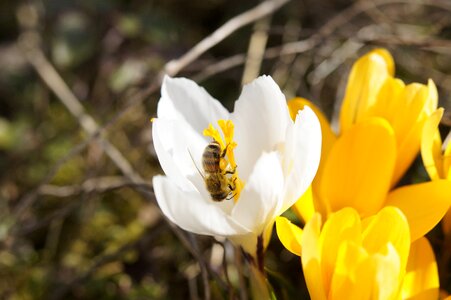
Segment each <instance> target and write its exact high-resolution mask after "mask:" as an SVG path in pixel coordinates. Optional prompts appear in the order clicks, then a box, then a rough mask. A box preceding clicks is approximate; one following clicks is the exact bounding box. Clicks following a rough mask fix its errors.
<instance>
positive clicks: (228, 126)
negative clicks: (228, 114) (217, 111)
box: [218, 120, 235, 145]
mask: <svg viewBox="0 0 451 300" xmlns="http://www.w3.org/2000/svg"><path fill="white" fill-rule="evenodd" d="M218 125H219V127H220V128H221V130H222V132H223V133H224V139H225V143H226V145H228V144H230V143H232V141H233V133H234V130H235V125H234V124H233V122H232V121H231V120H227V121H225V120H219V121H218Z"/></svg>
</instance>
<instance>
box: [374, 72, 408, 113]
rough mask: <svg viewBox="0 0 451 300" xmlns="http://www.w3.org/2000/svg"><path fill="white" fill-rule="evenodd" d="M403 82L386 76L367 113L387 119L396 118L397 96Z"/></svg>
mask: <svg viewBox="0 0 451 300" xmlns="http://www.w3.org/2000/svg"><path fill="white" fill-rule="evenodd" d="M404 88H405V84H404V82H403V81H402V80H401V79H398V78H393V77H388V78H387V79H386V80H385V82H384V84H383V85H382V87H381V89H380V91H379V93H378V94H377V100H376V102H375V103H374V106H373V107H371V109H370V110H369V113H368V115H369V116H372V117H384V118H385V119H387V120H388V121H390V120H393V119H395V118H396V114H397V113H399V112H398V111H397V108H398V106H399V102H400V101H399V100H398V99H399V97H400V95H401V94H402V92H403V91H404Z"/></svg>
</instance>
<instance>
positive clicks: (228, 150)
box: [203, 120, 244, 203]
mask: <svg viewBox="0 0 451 300" xmlns="http://www.w3.org/2000/svg"><path fill="white" fill-rule="evenodd" d="M218 125H219V128H221V130H222V133H223V136H224V138H223V137H222V136H221V134H220V133H219V131H218V130H217V129H216V128H215V127H213V125H212V124H211V123H210V124H209V126H208V128H205V129H204V132H203V134H204V135H205V136H209V137H211V138H212V139H213V140H214V141H215V142H217V143H218V144H219V147H220V149H221V151H220V153H221V158H220V161H219V171H218V173H219V174H215V175H219V176H220V177H221V178H222V179H223V180H225V181H226V183H227V187H228V189H229V190H230V191H229V192H230V193H232V195H233V201H234V202H235V203H236V202H237V201H238V198H239V197H240V194H241V191H242V190H243V188H244V182H243V181H242V180H241V179H240V178H239V176H238V170H237V164H236V161H235V154H234V152H233V151H234V149H235V147H236V146H237V143H236V142H235V141H234V140H233V134H234V129H235V126H234V124H233V122H232V121H231V120H218Z"/></svg>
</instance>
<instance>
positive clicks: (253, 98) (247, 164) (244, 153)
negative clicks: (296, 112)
mask: <svg viewBox="0 0 451 300" xmlns="http://www.w3.org/2000/svg"><path fill="white" fill-rule="evenodd" d="M231 119H232V120H233V122H234V123H235V141H236V142H237V144H238V146H237V148H236V154H235V155H236V160H237V164H238V168H239V172H240V176H242V177H243V178H244V179H247V177H248V176H249V175H250V172H251V171H252V168H253V166H254V164H255V162H256V161H257V159H258V158H259V157H260V155H261V154H262V153H263V152H271V151H274V150H276V147H278V145H279V144H280V143H282V142H283V141H284V140H285V133H286V127H287V125H288V124H289V123H291V120H290V115H289V112H288V108H287V103H286V100H285V96H284V95H283V94H282V92H281V91H280V88H279V87H278V86H277V84H276V83H275V82H274V80H273V79H272V78H271V77H269V76H261V77H259V78H257V79H256V80H254V81H253V82H252V83H250V84H248V85H245V86H244V88H243V91H242V93H241V95H240V97H239V99H238V100H237V102H236V103H235V110H234V112H233V114H232V116H231Z"/></svg>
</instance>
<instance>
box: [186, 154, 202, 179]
mask: <svg viewBox="0 0 451 300" xmlns="http://www.w3.org/2000/svg"><path fill="white" fill-rule="evenodd" d="M186 150H188V153H189V156H190V157H191V160H192V161H193V164H194V166H195V167H196V169H197V172H199V174H200V176H202V179H203V180H205V176H204V174H202V172H201V171H200V169H199V168H198V167H197V165H196V162H195V161H194V158H193V155H192V154H191V151H189V149H188V148H186Z"/></svg>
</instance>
